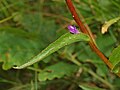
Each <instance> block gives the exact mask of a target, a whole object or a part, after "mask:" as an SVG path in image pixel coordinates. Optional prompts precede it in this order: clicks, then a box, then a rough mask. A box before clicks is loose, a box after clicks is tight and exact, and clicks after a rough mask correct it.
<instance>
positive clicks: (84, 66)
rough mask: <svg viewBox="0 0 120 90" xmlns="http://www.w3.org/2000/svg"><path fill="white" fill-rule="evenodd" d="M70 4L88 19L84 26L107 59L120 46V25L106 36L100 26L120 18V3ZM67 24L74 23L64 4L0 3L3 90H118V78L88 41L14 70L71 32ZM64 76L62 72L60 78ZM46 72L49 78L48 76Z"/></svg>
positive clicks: (49, 0) (35, 0) (81, 0)
mask: <svg viewBox="0 0 120 90" xmlns="http://www.w3.org/2000/svg"><path fill="white" fill-rule="evenodd" d="M72 1H73V3H74V5H75V7H76V9H77V12H78V14H79V16H80V17H81V18H82V16H83V17H84V19H85V20H84V22H86V23H87V24H88V25H89V27H90V28H91V30H92V32H93V33H94V36H95V39H96V43H97V45H98V47H99V49H100V50H101V51H102V52H103V53H104V54H105V55H106V56H107V57H109V56H110V55H111V52H112V50H113V49H114V47H116V46H118V45H119V41H120V37H119V36H120V29H119V26H120V23H119V22H118V23H115V24H114V25H112V26H111V27H110V28H109V31H108V32H107V33H106V34H104V35H102V34H101V27H102V24H104V23H105V21H108V20H110V19H113V18H116V17H118V16H119V14H120V5H119V4H120V1H119V0H72ZM69 24H76V23H75V22H74V21H73V19H72V16H71V13H70V12H69V10H68V8H67V5H66V3H65V0H17V1H16V0H1V1H0V62H1V65H0V66H1V68H0V89H1V90H48V89H49V90H91V88H93V90H94V88H97V89H98V88H99V89H101V90H104V89H106V90H119V89H120V85H119V83H120V79H119V78H118V77H117V76H116V75H114V74H112V73H111V72H109V70H108V68H107V67H106V66H105V64H104V63H103V62H102V61H101V60H100V58H99V57H98V56H97V55H96V54H95V53H94V52H93V51H92V50H91V49H90V47H89V46H88V44H87V43H85V42H79V43H74V44H71V45H69V46H66V47H64V48H62V49H60V50H58V51H57V52H56V53H54V54H52V55H50V56H48V57H47V58H45V59H44V60H43V61H42V62H40V63H36V64H34V65H33V66H31V67H28V68H26V69H23V70H14V69H12V67H13V65H21V64H23V63H25V62H27V61H28V60H29V59H30V58H32V57H33V56H35V55H36V54H38V53H39V52H40V51H41V50H43V49H44V48H45V47H47V46H48V45H49V44H50V43H51V42H53V41H55V40H56V39H57V38H58V37H60V36H61V35H62V34H63V33H65V32H68V31H67V29H66V27H67V26H68V25H69ZM72 60H77V61H79V63H81V65H80V66H78V65H76V64H75V63H73V62H72ZM61 61H62V62H63V63H62V64H61ZM60 67H61V68H60ZM49 69H50V70H49ZM62 69H64V70H62ZM46 70H47V71H46ZM51 70H53V71H56V72H54V73H53V72H52V71H51ZM66 70H68V72H67V71H66ZM60 72H63V74H62V75H60V77H59V73H60ZM38 73H39V74H38ZM45 73H47V75H48V76H46V77H45V75H44V74H45ZM68 74H69V75H68ZM56 75H57V76H56ZM49 76H51V78H50V79H49ZM42 77H43V78H42ZM38 79H39V80H38ZM88 86H90V87H88ZM85 88H87V89H85ZM99 89H98V90H99Z"/></svg>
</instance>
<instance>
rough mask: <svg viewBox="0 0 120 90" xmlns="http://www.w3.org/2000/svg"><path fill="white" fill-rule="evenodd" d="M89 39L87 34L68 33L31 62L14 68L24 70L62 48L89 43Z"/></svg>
mask: <svg viewBox="0 0 120 90" xmlns="http://www.w3.org/2000/svg"><path fill="white" fill-rule="evenodd" d="M89 40H90V39H89V37H88V36H87V35H86V34H83V33H79V34H70V33H66V34H64V35H62V36H61V37H60V38H58V39H57V40H56V41H55V42H53V43H51V44H50V45H49V46H48V47H46V48H45V49H44V50H43V51H42V52H40V53H39V54H38V55H36V56H35V57H33V58H32V59H31V60H30V61H29V62H27V63H25V64H23V65H21V66H17V67H14V68H15V69H22V68H25V67H27V66H30V65H32V64H34V63H36V62H38V61H41V60H43V59H44V58H45V57H47V56H48V55H50V54H52V53H54V52H55V51H57V50H59V49H60V48H62V47H64V46H66V45H69V44H71V43H74V42H78V41H89Z"/></svg>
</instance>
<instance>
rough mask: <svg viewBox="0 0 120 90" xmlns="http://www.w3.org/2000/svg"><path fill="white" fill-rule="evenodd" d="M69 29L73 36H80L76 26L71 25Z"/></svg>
mask: <svg viewBox="0 0 120 90" xmlns="http://www.w3.org/2000/svg"><path fill="white" fill-rule="evenodd" d="M68 29H69V31H70V33H72V34H78V33H80V32H79V31H78V30H77V29H76V27H75V26H72V25H69V26H68Z"/></svg>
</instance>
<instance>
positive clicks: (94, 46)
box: [66, 0, 120, 76]
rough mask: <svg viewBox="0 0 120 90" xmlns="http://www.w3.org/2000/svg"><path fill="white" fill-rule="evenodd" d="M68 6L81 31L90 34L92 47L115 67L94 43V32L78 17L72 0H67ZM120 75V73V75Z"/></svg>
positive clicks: (111, 66)
mask: <svg viewBox="0 0 120 90" xmlns="http://www.w3.org/2000/svg"><path fill="white" fill-rule="evenodd" d="M66 3H67V6H68V8H69V10H70V12H71V14H72V17H73V18H74V20H75V21H76V23H77V24H78V26H79V28H80V30H81V32H83V33H86V34H87V35H89V37H90V38H91V40H90V42H89V45H90V47H91V49H92V50H93V51H94V52H95V53H96V54H97V55H98V56H99V57H100V58H101V59H102V60H103V62H104V63H105V64H106V65H107V66H108V67H109V68H110V69H112V68H113V65H112V64H111V63H110V62H109V60H108V59H107V58H106V57H105V55H104V54H103V53H102V52H101V51H100V50H99V49H98V48H97V46H96V45H95V43H94V39H93V36H92V33H91V32H89V30H87V28H86V27H85V25H84V24H83V23H82V21H81V20H80V18H79V17H78V14H77V12H76V10H75V8H74V6H73V4H72V2H71V0H66ZM118 76H120V75H118Z"/></svg>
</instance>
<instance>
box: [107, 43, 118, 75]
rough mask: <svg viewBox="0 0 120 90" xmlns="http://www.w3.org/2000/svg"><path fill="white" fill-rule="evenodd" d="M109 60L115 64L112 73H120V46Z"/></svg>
mask: <svg viewBox="0 0 120 90" xmlns="http://www.w3.org/2000/svg"><path fill="white" fill-rule="evenodd" d="M109 60H110V62H111V63H112V64H113V68H112V71H113V72H114V73H120V45H119V46H118V47H117V48H115V49H114V50H113V52H112V54H111V56H110V57H109Z"/></svg>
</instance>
